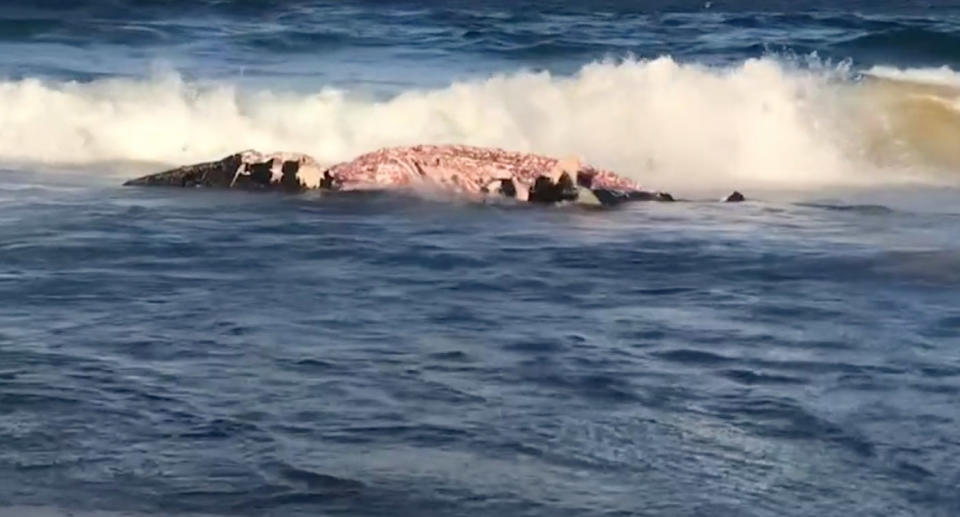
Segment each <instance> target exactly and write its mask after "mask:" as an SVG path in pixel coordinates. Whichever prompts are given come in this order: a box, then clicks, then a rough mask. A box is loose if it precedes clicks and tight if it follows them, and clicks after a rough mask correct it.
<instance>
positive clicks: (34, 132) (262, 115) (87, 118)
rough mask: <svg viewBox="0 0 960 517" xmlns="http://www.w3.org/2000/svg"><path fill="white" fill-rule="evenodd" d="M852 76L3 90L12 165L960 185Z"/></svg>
mask: <svg viewBox="0 0 960 517" xmlns="http://www.w3.org/2000/svg"><path fill="white" fill-rule="evenodd" d="M880 72H881V73H885V72H883V71H880ZM888 72H889V71H888ZM901 73H904V72H903V71H901ZM946 73H947V72H943V74H946ZM844 76H845V73H844V71H843V70H836V69H826V70H824V69H819V70H818V69H815V68H801V67H795V66H792V65H789V64H784V63H783V62H781V61H778V60H776V59H773V58H764V59H754V60H747V61H745V62H743V63H742V64H740V65H739V66H736V67H731V68H725V69H719V68H711V67H705V66H700V65H696V64H680V63H677V62H675V61H674V60H672V59H670V58H660V59H656V60H652V61H632V60H628V61H625V62H618V63H614V62H602V63H592V64H589V65H586V66H584V67H583V68H582V69H581V70H580V72H579V73H577V74H576V75H574V76H571V77H555V76H551V75H550V74H547V73H531V72H521V73H515V74H511V75H499V76H495V77H491V78H489V79H486V80H480V81H473V82H461V83H455V84H452V85H450V86H449V87H446V88H443V89H437V90H411V91H407V92H403V93H401V94H399V95H396V96H395V97H393V98H390V99H386V100H381V99H372V98H367V97H363V96H362V95H360V94H357V93H355V92H348V91H341V90H334V89H321V90H319V91H316V92H314V93H311V94H300V93H285V92H282V91H280V90H279V89H274V90H261V91H252V92H250V91H242V90H240V89H239V88H237V87H235V86H233V85H230V84H204V83H191V82H187V81H184V80H183V79H182V78H180V77H179V76H177V75H175V74H167V75H164V76H160V77H155V78H151V79H144V80H131V79H111V80H102V81H95V82H90V83H74V82H62V83H60V82H42V81H39V80H35V79H26V80H22V81H7V82H0V119H2V120H0V122H2V123H0V161H2V162H8V163H10V162H27V163H45V164H52V165H63V164H70V165H85V164H86V165H89V164H97V163H101V162H116V161H120V162H153V163H162V164H170V165H179V164H185V163H190V162H196V161H203V160H208V159H216V158H220V157H222V156H224V155H226V154H229V153H232V152H235V151H238V150H242V149H246V148H257V149H261V150H265V151H274V150H278V151H279V150H289V151H301V152H305V153H309V154H311V155H313V156H315V157H316V158H317V159H318V160H319V161H321V162H325V163H334V162H337V161H342V160H346V159H350V158H351V157H353V156H356V155H359V154H361V153H364V152H367V151H370V150H372V149H374V148H378V147H382V146H389V145H405V144H415V143H464V144H473V145H484V146H498V147H503V148H507V149H514V150H521V151H535V152H541V153H547V154H553V155H560V156H566V155H570V154H576V155H579V156H581V157H582V158H583V159H585V160H586V161H588V162H590V163H593V164H595V165H597V166H601V167H606V168H610V169H613V170H616V171H618V172H621V173H623V174H626V175H629V176H632V177H634V178H636V179H638V180H640V181H641V182H643V183H644V184H648V185H651V184H657V185H660V186H664V187H668V188H674V187H684V188H688V187H697V186H701V187H704V188H714V187H716V188H721V187H722V188H727V187H729V186H731V184H734V185H735V186H737V187H748V186H773V187H780V186H786V187H804V186H821V185H832V184H863V183H872V182H877V181H903V180H918V179H920V180H923V181H926V180H931V181H943V180H944V178H950V180H951V181H952V176H949V175H948V176H945V175H944V173H943V168H944V163H946V164H947V165H952V162H951V160H952V157H948V158H949V159H947V160H946V162H944V159H943V157H942V156H939V155H937V156H933V157H930V156H927V155H925V154H923V153H924V152H925V151H924V150H923V149H921V150H919V151H918V152H914V151H916V150H915V149H908V150H907V151H909V152H907V151H903V150H902V149H901V150H899V151H897V152H896V153H890V152H886V151H887V150H888V147H890V146H891V145H893V144H892V142H895V141H900V140H904V139H903V138H902V136H903V135H900V134H898V133H897V131H901V130H907V131H923V129H922V128H921V129H911V127H912V126H911V127H907V126H910V124H906V126H904V127H907V128H906V129H903V128H899V127H886V126H884V125H883V123H882V121H878V120H877V119H876V112H877V110H878V109H879V110H881V111H882V112H883V113H886V111H883V110H894V111H895V110H897V109H900V108H899V107H898V105H897V103H896V102H890V101H889V98H888V97H882V96H881V97H877V96H876V95H872V94H871V93H870V91H871V90H870V89H871V88H874V86H871V85H870V84H864V83H862V82H856V81H851V80H848V79H846V78H844ZM918 80H919V78H918ZM940 95H942V94H940ZM878 99H879V100H878ZM878 102H879V103H880V104H876V103H878ZM908 115H909V114H908ZM925 116H928V118H929V116H930V115H929V114H928V115H925ZM947 118H949V117H947ZM914 125H916V124H914ZM948 126H949V124H948ZM950 127H952V126H950ZM948 129H949V127H948ZM865 134H867V135H868V136H869V138H867V137H864V136H863V135H865ZM921 140H922V139H921ZM878 156H880V157H881V158H882V159H881V158H878ZM951 156H952V155H951ZM958 163H960V161H958Z"/></svg>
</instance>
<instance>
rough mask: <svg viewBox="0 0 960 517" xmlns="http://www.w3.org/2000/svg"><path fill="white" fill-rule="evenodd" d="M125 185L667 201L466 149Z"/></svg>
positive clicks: (562, 163) (542, 163) (296, 156)
mask: <svg viewBox="0 0 960 517" xmlns="http://www.w3.org/2000/svg"><path fill="white" fill-rule="evenodd" d="M125 185H165V186H178V187H197V186H203V187H221V188H243V189H274V190H287V191H302V190H307V189H322V190H328V191H361V190H439V191H442V192H449V193H452V194H456V195H460V196H465V197H468V198H487V197H490V196H496V197H506V198H513V199H516V200H518V201H524V202H534V203H556V202H562V201H577V202H584V203H591V204H604V205H606V204H615V203H617V202H620V201H626V200H661V201H672V200H673V198H672V197H671V196H670V195H669V194H666V193H662V192H655V191H648V190H645V189H644V188H642V187H641V185H639V184H638V183H637V182H635V181H633V180H631V179H629V178H626V177H623V176H620V175H618V174H615V173H613V172H611V171H607V170H603V169H599V168H595V167H593V166H590V165H586V164H583V163H581V162H580V161H579V160H578V159H576V158H567V159H558V158H551V157H548V156H542V155H539V154H532V153H521V152H514V151H505V150H503V149H494V148H484V147H474V146H466V145H417V146H411V147H389V148H384V149H380V150H377V151H374V152H371V153H367V154H364V155H361V156H359V157H357V158H355V159H353V160H351V161H348V162H343V163H338V164H336V165H333V166H330V167H323V166H321V165H320V164H319V163H318V162H317V160H315V159H314V158H312V157H311V156H309V155H306V154H301V153H260V152H257V151H252V150H250V151H243V152H239V153H236V154H232V155H230V156H227V157H225V158H223V159H221V160H217V161H213V162H207V163H200V164H196V165H188V166H184V167H178V168H176V169H171V170H168V171H164V172H160V173H156V174H150V175H147V176H144V177H141V178H137V179H133V180H130V181H128V182H126V183H125Z"/></svg>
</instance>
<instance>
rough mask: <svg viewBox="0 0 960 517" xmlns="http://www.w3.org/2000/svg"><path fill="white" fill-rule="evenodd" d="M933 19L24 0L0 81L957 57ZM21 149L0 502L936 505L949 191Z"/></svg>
mask: <svg viewBox="0 0 960 517" xmlns="http://www.w3.org/2000/svg"><path fill="white" fill-rule="evenodd" d="M958 30H960V9H957V8H954V7H952V6H949V5H945V4H933V3H929V2H912V3H906V2H901V3H895V4H883V3H880V2H859V3H851V4H847V6H846V7H844V8H843V9H838V8H836V7H835V6H834V5H832V3H827V2H809V3H806V4H804V5H797V4H795V3H788V2H782V3H766V2H763V3H761V2H754V3H749V2H740V3H730V2H722V1H715V2H712V3H710V4H709V6H706V4H704V3H702V2H681V1H677V2H656V3H640V2H614V1H605V2H599V3H593V4H589V6H588V5H586V4H583V5H574V4H572V3H565V2H549V1H544V2H532V1H527V2H521V3H512V2H481V3H476V2H471V3H467V2H463V3H459V2H452V3H445V4H443V5H440V4H435V3H421V2H347V3H333V2H331V3H322V2H292V3H284V4H283V5H274V4H272V3H265V2H264V3H259V2H180V3H167V2H143V3H137V4H135V5H134V4H132V3H125V2H121V1H119V0H116V1H111V2H85V3H84V2H69V3H68V2H45V1H39V2H33V3H31V4H30V5H6V6H3V7H2V8H0V75H2V76H3V77H4V80H5V81H6V82H5V83H3V84H2V85H0V94H2V93H3V88H10V87H11V86H10V85H17V84H22V82H23V81H30V80H34V79H41V80H43V81H47V82H48V84H67V83H68V82H69V81H78V82H79V83H80V84H81V85H82V84H86V83H87V82H89V81H91V80H102V79H104V78H108V79H109V78H116V77H142V76H145V75H149V74H150V73H151V70H152V69H153V68H154V67H156V66H162V67H171V68H173V69H175V70H177V71H178V72H179V73H181V74H183V76H184V77H186V78H188V79H189V80H193V79H196V80H227V81H230V82H232V83H238V84H243V83H244V82H246V81H249V82H252V83H255V84H256V87H257V88H274V89H276V90H278V91H281V90H287V89H302V88H313V87H315V86H316V85H330V84H334V85H353V87H357V88H372V89H374V90H380V91H385V92H390V91H400V90H403V89H404V88H408V87H410V86H416V87H431V86H435V85H444V84H447V83H449V82H450V81H452V80H455V79H458V78H463V77H473V76H478V77H485V76H488V75H489V74H491V73H494V72H498V71H509V70H514V69H517V68H533V69H541V68H543V69H547V70H550V71H552V72H553V73H555V74H560V75H562V74H564V73H568V72H572V71H575V70H577V69H578V68H579V67H581V66H582V65H584V64H585V63H589V62H591V61H595V60H600V59H603V58H605V57H611V56H613V57H622V56H623V55H625V54H627V53H633V54H635V55H637V56H639V57H656V56H657V55H660V54H669V55H671V56H674V59H676V60H678V61H679V62H684V63H694V64H701V65H703V66H718V67H722V66H724V65H725V64H731V63H733V64H736V63H741V62H743V60H745V59H749V58H756V57H761V56H764V55H769V54H770V53H771V52H772V53H774V54H776V55H779V56H784V55H795V56H801V57H803V56H809V55H810V53H811V52H816V53H817V56H818V59H820V60H836V61H840V60H848V61H849V62H850V63H853V65H852V66H853V67H854V68H866V67H870V66H873V65H876V64H881V65H891V66H900V67H903V68H920V67H940V66H947V67H954V68H956V66H957V65H960V63H958V60H960V54H958V53H957V49H958V48H960V46H958V42H960V32H958ZM157 63H161V64H160V65H157ZM358 85H359V86H358ZM0 105H2V106H3V107H4V109H5V110H6V111H5V112H4V111H0V127H2V126H3V122H4V119H5V118H6V117H9V119H8V121H11V120H16V121H17V122H16V123H17V124H22V123H23V120H24V117H29V115H24V112H18V111H16V107H17V105H16V104H0ZM70 106H71V105H67V104H64V105H63V108H62V109H68V108H69V107H70ZM105 106H106V105H105ZM626 108H627V107H625V109H626ZM102 109H103V110H108V111H109V110H110V109H111V108H109V107H103V108H102ZM115 111H116V113H113V115H114V116H116V117H123V116H124V112H123V110H122V109H115ZM49 122H50V124H51V125H55V124H56V123H57V121H56V120H50V121H49ZM231 130H232V129H230V128H228V127H225V128H224V131H225V132H228V131H231ZM53 134H57V135H60V134H61V133H53ZM121 136H122V135H121V134H119V133H118V134H117V137H118V138H119V137H121ZM0 138H4V139H7V140H8V141H16V140H14V139H15V138H17V135H16V134H13V133H10V132H7V133H4V132H3V131H2V130H0ZM0 143H3V142H0ZM28 143H29V142H28ZM62 145H66V144H65V143H64V142H62V141H59V140H57V139H56V138H51V141H50V142H49V146H50V147H51V149H55V148H57V147H58V146H62ZM100 145H102V144H100ZM140 145H144V146H148V145H150V142H149V141H143V142H141V143H140ZM0 147H2V146H0ZM715 151H716V150H715V149H690V151H689V152H690V153H701V152H703V153H706V152H715ZM0 154H2V153H0ZM107 154H109V153H107ZM116 154H118V155H123V153H116ZM68 155H69V154H64V156H68ZM69 156H72V155H69ZM718 156H722V155H718ZM40 158H42V157H38V160H37V161H35V162H28V163H23V162H22V161H21V162H18V163H13V161H10V163H3V164H2V168H0V515H3V516H17V517H20V516H24V515H68V514H69V515H82V516H90V515H101V514H103V513H104V512H120V513H121V514H123V515H138V516H141V515H171V514H191V515H194V514H196V515H384V516H387V515H389V516H395V515H410V516H421V515H497V516H507V515H509V516H514V515H517V516H520V515H529V516H557V515H597V516H626V515H651V516H652V515H657V516H660V515H665V516H820V515H846V516H944V517H952V516H955V515H958V514H960V434H958V431H957V430H958V429H960V402H958V401H960V247H958V245H957V243H958V242H960V208H958V207H960V190H958V189H957V187H956V185H954V184H951V183H950V182H949V181H947V182H946V183H943V184H940V185H938V186H935V187H930V186H927V185H922V184H905V185H904V184H897V185H891V184H880V183H878V184H876V185H861V186H859V187H857V188H844V189H840V188H837V187H835V186H834V185H832V184H827V183H824V184H823V185H821V186H819V187H816V186H814V188H807V189H804V190H791V191H788V192H773V191H763V190H757V191H749V190H748V195H749V196H750V197H751V198H754V200H753V201H750V202H748V203H744V204H740V205H724V204H718V203H713V202H710V201H708V200H703V201H694V202H689V203H677V204H657V203H655V204H638V205H634V206H628V207H624V208H621V209H616V210H604V211H597V210H586V209H580V208H574V207H558V208H543V207H537V208H528V207H512V206H491V205H470V204H465V203H462V202H457V201H450V200H428V199H419V198H415V197H402V196H389V195H364V196H319V195H303V196H290V195H272V194H265V195H257V194H253V193H241V192H213V191H203V190H187V191H184V190H165V189H158V190H151V189H134V188H122V187H119V186H117V185H119V183H120V181H121V180H122V179H123V178H125V177H128V176H134V175H136V174H137V173H140V172H142V167H143V165H142V164H136V165H134V164H123V163H120V164H111V166H110V168H109V170H108V169H104V168H100V166H95V165H90V163H84V164H82V165H76V166H74V165H71V164H69V163H56V164H54V165H55V167H54V166H51V164H49V163H45V162H44V161H43V160H42V159H40ZM735 158H736V155H734V154H733V153H732V152H731V154H730V155H729V159H730V160H734V159H735ZM941 179H943V178H942V177H941ZM741 180H742V181H746V180H745V179H743V178H741ZM728 181H731V180H730V179H724V180H722V182H728ZM724 185H727V183H724ZM738 186H742V185H738ZM749 186H750V185H749V184H748V185H747V187H749ZM678 194H685V193H683V192H681V193H678ZM690 197H693V198H698V196H697V195H696V194H695V193H694V194H691V196H690ZM109 515H116V514H115V513H109Z"/></svg>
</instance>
